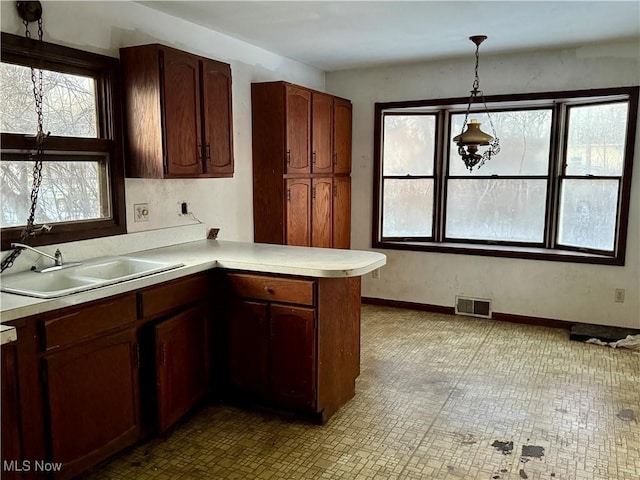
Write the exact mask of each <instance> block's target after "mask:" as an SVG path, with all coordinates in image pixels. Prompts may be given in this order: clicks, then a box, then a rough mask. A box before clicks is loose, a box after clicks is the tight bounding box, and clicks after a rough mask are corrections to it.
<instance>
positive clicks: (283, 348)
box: [269, 304, 316, 409]
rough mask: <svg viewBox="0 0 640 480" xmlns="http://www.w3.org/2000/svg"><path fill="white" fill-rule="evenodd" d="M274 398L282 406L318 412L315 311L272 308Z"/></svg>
mask: <svg viewBox="0 0 640 480" xmlns="http://www.w3.org/2000/svg"><path fill="white" fill-rule="evenodd" d="M270 330H271V335H270V343H269V346H270V353H271V365H270V370H269V372H270V380H271V381H270V385H271V394H272V395H273V397H274V399H275V400H276V401H277V402H278V403H279V404H280V405H282V406H288V407H293V408H303V409H309V408H311V409H315V406H316V360H315V357H316V350H315V345H316V342H315V310H314V309H312V308H304V307H289V306H284V305H278V304H272V305H271V314H270Z"/></svg>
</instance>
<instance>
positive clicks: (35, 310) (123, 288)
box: [0, 240, 386, 324]
mask: <svg viewBox="0 0 640 480" xmlns="http://www.w3.org/2000/svg"><path fill="white" fill-rule="evenodd" d="M283 248H286V249H289V248H291V249H295V250H292V251H296V252H297V253H304V254H305V255H309V258H310V261H309V264H310V265H304V264H303V263H304V262H300V261H290V260H287V258H286V257H285V260H287V261H285V260H282V261H279V259H278V258H276V259H274V258H269V259H268V261H266V259H265V261H260V256H261V255H262V254H263V253H262V252H261V251H264V256H265V257H268V256H269V254H270V253H271V254H272V253H273V252H278V253H282V252H286V251H287V250H282V249H283ZM306 248H308V247H289V246H285V245H270V244H255V243H247V242H231V241H222V242H219V241H207V240H198V241H195V242H189V243H186V244H180V245H173V246H168V247H160V248H156V249H150V250H142V251H138V252H133V253H131V254H130V255H132V256H140V257H144V258H162V259H167V258H173V259H174V260H178V261H181V262H183V263H184V266H182V267H179V268H175V269H172V270H167V271H164V272H160V273H156V274H154V275H149V276H146V277H141V278H138V279H134V280H129V281H125V282H121V283H116V284H112V285H106V286H102V287H98V288H95V289H92V290H86V291H84V292H78V293H75V294H72V295H67V296H63V297H56V298H49V299H43V298H34V297H26V296H21V295H14V294H10V293H5V292H0V298H1V299H2V305H1V306H0V324H4V323H6V322H10V321H13V320H18V319H21V318H25V317H30V316H33V315H38V314H41V313H46V312H50V311H53V310H57V309H62V308H67V307H72V306H76V305H80V304H83V303H88V302H92V301H95V300H100V299H103V298H107V297H111V296H115V295H120V294H124V293H128V292H131V291H134V290H139V289H142V288H146V287H150V286H153V285H157V284H159V283H163V282H167V281H171V280H175V279H178V278H182V277H185V276H187V275H193V274H196V273H200V272H204V271H208V270H212V269H216V268H224V269H229V270H244V271H250V272H258V273H272V274H281V275H296V276H303V277H312V278H344V277H356V276H362V275H365V274H367V273H369V272H372V271H373V270H376V269H378V268H380V267H382V266H384V265H385V264H386V256H385V255H384V254H381V253H379V252H369V251H361V250H335V251H333V250H330V249H313V248H308V250H305V249H306ZM225 249H239V250H240V256H241V255H242V253H243V252H242V249H246V255H247V256H248V257H250V258H251V259H252V260H251V261H246V260H239V259H238V258H229V257H234V255H228V254H225ZM301 249H302V250H301ZM349 252H353V253H354V254H355V255H354V256H355V257H358V258H357V259H356V260H354V261H346V260H345V261H344V263H345V265H344V268H339V267H337V266H335V265H337V264H339V263H340V260H339V259H338V260H337V261H336V260H335V259H331V261H328V263H331V262H333V263H334V266H332V267H330V268H323V267H321V266H318V265H317V263H318V262H317V259H318V258H323V255H324V256H327V255H329V256H339V257H345V258H346V257H349ZM234 253H235V256H236V257H237V256H238V253H237V252H234ZM363 254H364V255H363ZM176 255H184V257H183V258H179V257H176ZM225 257H227V258H225ZM314 258H315V260H316V261H315V262H314V261H311V260H313V259H314ZM314 263H316V265H313V264H314ZM7 303H9V305H6V304H7Z"/></svg>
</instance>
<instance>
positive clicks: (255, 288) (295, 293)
mask: <svg viewBox="0 0 640 480" xmlns="http://www.w3.org/2000/svg"><path fill="white" fill-rule="evenodd" d="M227 278H228V279H229V282H230V283H231V285H232V287H233V289H234V290H235V292H236V293H238V294H239V295H241V296H243V297H248V298H257V299H261V300H271V301H275V302H288V303H297V304H301V305H313V304H314V295H313V285H314V282H313V281H312V280H295V279H291V278H279V277H270V276H266V275H251V274H245V273H228V274H227Z"/></svg>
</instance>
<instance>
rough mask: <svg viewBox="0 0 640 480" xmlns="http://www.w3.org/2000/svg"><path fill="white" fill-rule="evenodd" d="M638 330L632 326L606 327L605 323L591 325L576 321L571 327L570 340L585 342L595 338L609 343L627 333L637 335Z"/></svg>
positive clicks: (625, 335)
mask: <svg viewBox="0 0 640 480" xmlns="http://www.w3.org/2000/svg"><path fill="white" fill-rule="evenodd" d="M638 334H640V330H638V329H633V328H622V327H608V326H605V325H591V324H588V323H576V324H575V325H573V326H572V327H571V331H570V333H569V339H570V340H576V341H578V342H585V341H588V340H590V339H592V338H597V339H598V340H600V341H601V342H605V343H611V342H616V341H618V340H620V339H623V338H625V337H627V336H629V335H638Z"/></svg>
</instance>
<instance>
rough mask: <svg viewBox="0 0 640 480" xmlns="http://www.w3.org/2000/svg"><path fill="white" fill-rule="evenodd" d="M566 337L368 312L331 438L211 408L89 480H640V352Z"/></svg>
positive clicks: (260, 416) (256, 415) (308, 428)
mask: <svg viewBox="0 0 640 480" xmlns="http://www.w3.org/2000/svg"><path fill="white" fill-rule="evenodd" d="M568 337H569V335H568V333H567V332H566V331H564V330H559V329H552V328H545V327H535V326H527V325H518V324H510V323H503V322H496V321H492V320H485V319H477V318H470V317H460V316H451V315H442V314H433V313H425V312H418V311H412V310H403V309H395V308H385V307H377V306H366V305H365V306H363V310H362V352H361V353H362V355H361V375H360V377H359V378H358V380H357V383H356V396H355V398H354V399H352V400H351V401H350V402H349V403H348V404H347V405H345V406H344V407H343V408H342V409H341V410H340V411H339V412H338V413H337V414H336V415H335V416H334V417H333V418H332V419H331V420H330V421H329V422H328V423H327V424H326V425H324V426H322V427H320V426H316V425H311V424H308V423H304V422H302V421H298V420H292V419H289V418H283V417H282V416H278V415H277V414H274V413H270V412H261V411H250V410H245V409H240V408H237V407H234V406H228V405H207V406H204V407H202V408H201V409H199V410H198V411H197V412H195V413H194V414H192V415H190V416H189V417H187V418H186V419H184V420H183V421H181V422H179V424H178V425H177V426H176V427H175V428H173V429H172V430H171V432H170V433H169V434H168V435H165V436H163V437H161V438H156V439H153V440H150V441H148V442H145V443H142V444H139V445H137V446H135V447H133V448H131V449H128V450H127V451H125V452H124V453H122V454H120V455H118V456H116V457H114V458H113V459H111V460H109V461H107V462H104V463H103V464H101V465H99V466H97V467H96V468H94V469H93V470H92V471H90V472H88V473H87V474H86V475H84V476H83V478H84V479H85V480H192V479H193V480H195V479H198V480H201V479H221V480H222V479H224V480H233V479H237V480H280V479H283V480H284V479H286V480H295V479H322V480H325V479H326V480H332V479H348V480H360V479H362V480H395V479H398V480H413V479H416V480H417V479H442V480H461V479H464V480H489V479H493V480H498V479H500V480H522V479H531V480H542V479H544V480H638V479H640V424H639V423H638V422H639V421H640V355H638V354H637V353H634V352H631V351H629V350H621V349H610V348H606V347H599V346H595V345H588V344H584V343H579V342H572V341H570V340H569V338H568Z"/></svg>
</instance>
